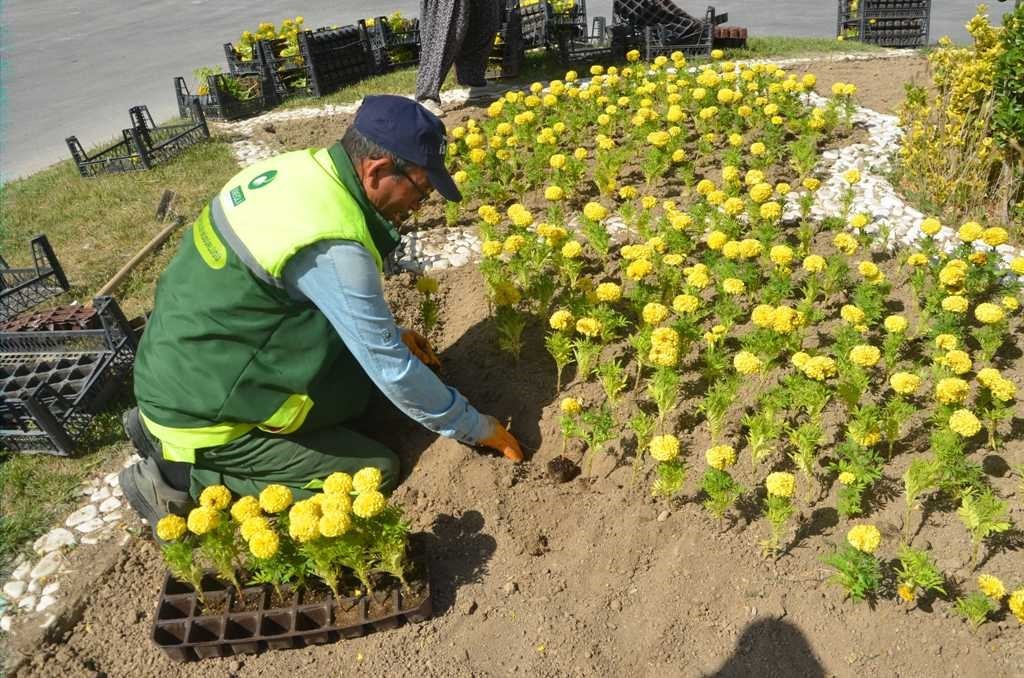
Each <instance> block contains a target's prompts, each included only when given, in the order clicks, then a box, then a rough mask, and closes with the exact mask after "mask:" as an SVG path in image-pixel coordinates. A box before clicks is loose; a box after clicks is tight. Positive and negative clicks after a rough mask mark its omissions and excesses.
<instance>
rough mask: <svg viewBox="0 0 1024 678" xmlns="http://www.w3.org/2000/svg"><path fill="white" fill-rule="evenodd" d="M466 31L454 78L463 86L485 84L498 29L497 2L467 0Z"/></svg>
mask: <svg viewBox="0 0 1024 678" xmlns="http://www.w3.org/2000/svg"><path fill="white" fill-rule="evenodd" d="M468 2H469V12H468V25H469V30H468V32H467V33H466V38H465V40H463V42H462V48H461V49H460V50H459V53H458V56H457V58H456V59H455V77H456V79H457V80H458V81H459V82H460V83H461V84H463V85H469V86H471V87H481V86H483V85H486V84H487V80H486V79H485V78H484V73H486V72H487V58H488V57H489V56H490V54H491V50H492V49H493V48H494V36H495V35H496V34H497V33H498V30H499V29H500V28H501V7H500V6H499V3H498V0H468Z"/></svg>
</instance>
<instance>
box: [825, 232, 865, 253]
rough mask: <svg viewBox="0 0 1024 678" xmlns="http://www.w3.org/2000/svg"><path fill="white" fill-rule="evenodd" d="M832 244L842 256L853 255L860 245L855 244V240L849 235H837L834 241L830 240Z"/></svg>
mask: <svg viewBox="0 0 1024 678" xmlns="http://www.w3.org/2000/svg"><path fill="white" fill-rule="evenodd" d="M832 244H833V245H835V246H836V249H837V250H839V251H840V252H842V253H843V254H854V253H855V252H856V251H857V248H858V247H860V245H858V244H857V240H856V238H854V237H853V236H852V235H850V234H849V233H839V234H838V235H836V237H835V239H833V240H832Z"/></svg>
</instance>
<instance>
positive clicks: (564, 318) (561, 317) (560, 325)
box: [548, 309, 573, 332]
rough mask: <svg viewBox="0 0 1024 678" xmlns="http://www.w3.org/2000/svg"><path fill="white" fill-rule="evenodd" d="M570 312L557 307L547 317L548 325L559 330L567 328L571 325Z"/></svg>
mask: <svg viewBox="0 0 1024 678" xmlns="http://www.w3.org/2000/svg"><path fill="white" fill-rule="evenodd" d="M572 321H573V318H572V313H570V312H569V311H567V310H565V309H559V310H557V311H555V312H554V313H552V314H551V317H550V318H548V325H550V326H551V329H553V330H560V331H562V332H564V331H566V330H568V329H569V328H570V327H571V326H572Z"/></svg>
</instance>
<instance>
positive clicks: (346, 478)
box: [324, 471, 353, 494]
mask: <svg viewBox="0 0 1024 678" xmlns="http://www.w3.org/2000/svg"><path fill="white" fill-rule="evenodd" d="M352 487H353V480H352V476H350V475H349V474H347V473H345V472H343V471H335V472H334V473H332V474H331V475H329V476H327V478H326V479H324V493H325V494H348V493H349V492H351V491H352Z"/></svg>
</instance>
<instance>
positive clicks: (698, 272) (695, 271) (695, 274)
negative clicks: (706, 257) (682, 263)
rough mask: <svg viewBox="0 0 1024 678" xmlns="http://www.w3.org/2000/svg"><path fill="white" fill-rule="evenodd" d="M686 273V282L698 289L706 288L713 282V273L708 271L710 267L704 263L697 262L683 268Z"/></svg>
mask: <svg viewBox="0 0 1024 678" xmlns="http://www.w3.org/2000/svg"><path fill="white" fill-rule="evenodd" d="M683 271H684V272H685V273H686V284H687V285H690V286H692V287H696V288H698V289H704V288H705V287H707V286H708V285H710V284H711V274H710V273H709V272H708V267H707V266H705V265H703V264H697V265H696V266H691V267H690V268H688V269H683Z"/></svg>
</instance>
